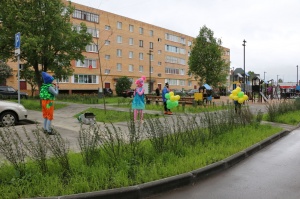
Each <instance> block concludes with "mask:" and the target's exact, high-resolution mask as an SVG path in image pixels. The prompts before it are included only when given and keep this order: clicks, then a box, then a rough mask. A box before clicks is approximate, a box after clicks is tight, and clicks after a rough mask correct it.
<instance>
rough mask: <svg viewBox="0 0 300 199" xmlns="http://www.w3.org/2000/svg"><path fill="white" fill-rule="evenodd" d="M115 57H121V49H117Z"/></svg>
mask: <svg viewBox="0 0 300 199" xmlns="http://www.w3.org/2000/svg"><path fill="white" fill-rule="evenodd" d="M117 57H122V50H121V49H117Z"/></svg>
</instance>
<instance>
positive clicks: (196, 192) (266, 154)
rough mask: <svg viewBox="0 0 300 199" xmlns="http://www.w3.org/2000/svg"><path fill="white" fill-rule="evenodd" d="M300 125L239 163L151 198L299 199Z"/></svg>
mask: <svg viewBox="0 0 300 199" xmlns="http://www.w3.org/2000/svg"><path fill="white" fill-rule="evenodd" d="M299 152H300V128H298V129H296V130H294V131H292V132H291V133H290V134H288V135H287V136H285V137H283V138H281V139H280V140H278V141H277V142H275V143H273V144H271V145H269V146H267V147H266V148H264V149H262V150H261V151H259V152H257V153H256V154H254V155H252V156H250V157H249V158H247V159H246V160H244V161H242V162H240V163H239V164H237V165H236V166H234V167H232V168H230V169H228V170H225V171H223V172H221V173H218V174H216V175H214V176H212V177H209V178H207V179H205V180H203V181H201V182H199V183H197V184H195V185H194V186H189V187H184V188H181V189H178V190H174V191H172V192H168V193H165V194H162V195H160V196H155V197H151V199H182V198H186V199H199V198H204V199H254V198H255V199H299V198H300V155H299Z"/></svg>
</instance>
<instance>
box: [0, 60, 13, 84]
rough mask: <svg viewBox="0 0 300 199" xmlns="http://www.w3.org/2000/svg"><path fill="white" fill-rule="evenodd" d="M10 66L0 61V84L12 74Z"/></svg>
mask: <svg viewBox="0 0 300 199" xmlns="http://www.w3.org/2000/svg"><path fill="white" fill-rule="evenodd" d="M12 71H13V70H12V68H11V67H9V66H8V65H7V64H6V63H4V62H2V61H0V84H3V83H5V81H6V79H7V78H8V77H9V76H11V75H13V73H12Z"/></svg>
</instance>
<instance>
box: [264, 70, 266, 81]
mask: <svg viewBox="0 0 300 199" xmlns="http://www.w3.org/2000/svg"><path fill="white" fill-rule="evenodd" d="M266 73H267V72H264V81H265V80H266V78H265V74H266Z"/></svg>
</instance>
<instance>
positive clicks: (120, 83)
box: [116, 76, 132, 96]
mask: <svg viewBox="0 0 300 199" xmlns="http://www.w3.org/2000/svg"><path fill="white" fill-rule="evenodd" d="M131 85H132V82H131V80H130V79H129V78H128V77H125V76H124V77H121V78H119V79H118V80H117V84H116V93H117V95H118V96H121V95H122V91H124V90H126V89H130V87H131Z"/></svg>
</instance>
